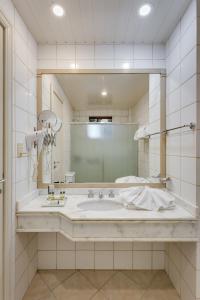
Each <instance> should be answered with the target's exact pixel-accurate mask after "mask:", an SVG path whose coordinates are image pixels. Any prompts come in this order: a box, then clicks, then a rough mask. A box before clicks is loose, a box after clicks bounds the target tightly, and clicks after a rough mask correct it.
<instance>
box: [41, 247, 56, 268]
mask: <svg viewBox="0 0 200 300" xmlns="http://www.w3.org/2000/svg"><path fill="white" fill-rule="evenodd" d="M38 269H39V270H46V269H56V251H38Z"/></svg>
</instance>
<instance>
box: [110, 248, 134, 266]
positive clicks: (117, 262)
mask: <svg viewBox="0 0 200 300" xmlns="http://www.w3.org/2000/svg"><path fill="white" fill-rule="evenodd" d="M132 267H133V255H132V251H114V269H116V270H125V269H128V270H131V269H132Z"/></svg>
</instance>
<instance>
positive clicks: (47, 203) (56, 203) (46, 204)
mask: <svg viewBox="0 0 200 300" xmlns="http://www.w3.org/2000/svg"><path fill="white" fill-rule="evenodd" d="M41 206H42V207H64V206H65V199H64V200H63V199H62V200H59V199H55V200H48V199H46V200H45V201H44V202H43V203H42V205H41Z"/></svg>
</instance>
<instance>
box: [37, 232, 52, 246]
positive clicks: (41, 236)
mask: <svg viewBox="0 0 200 300" xmlns="http://www.w3.org/2000/svg"><path fill="white" fill-rule="evenodd" d="M38 250H56V233H52V232H45V233H38Z"/></svg>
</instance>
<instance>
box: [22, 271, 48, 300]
mask: <svg viewBox="0 0 200 300" xmlns="http://www.w3.org/2000/svg"><path fill="white" fill-rule="evenodd" d="M51 296H52V295H51V292H50V291H49V289H48V287H47V286H46V285H45V283H44V282H43V281H42V279H41V278H40V276H39V275H38V274H37V275H36V276H35V277H34V278H33V280H32V282H31V286H30V287H29V288H28V290H27V292H26V294H25V296H24V298H23V300H41V299H51Z"/></svg>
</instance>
